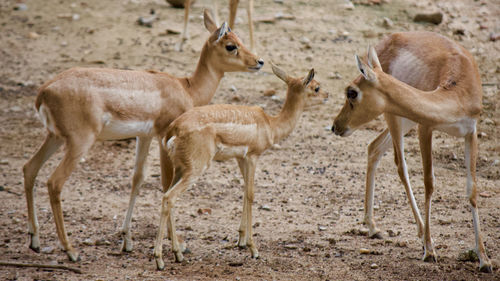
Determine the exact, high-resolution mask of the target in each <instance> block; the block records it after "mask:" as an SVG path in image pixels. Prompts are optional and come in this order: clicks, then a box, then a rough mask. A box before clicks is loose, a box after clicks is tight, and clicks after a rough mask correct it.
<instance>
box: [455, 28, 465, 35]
mask: <svg viewBox="0 0 500 281" xmlns="http://www.w3.org/2000/svg"><path fill="white" fill-rule="evenodd" d="M453 35H465V29H463V28H456V29H454V30H453Z"/></svg>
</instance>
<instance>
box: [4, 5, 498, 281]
mask: <svg viewBox="0 0 500 281" xmlns="http://www.w3.org/2000/svg"><path fill="white" fill-rule="evenodd" d="M16 2H17V1H14V0H6V1H1V2H0V65H1V67H0V97H1V98H0V124H1V126H0V143H1V145H0V190H1V191H0V260H2V261H16V262H23V263H28V262H31V263H45V264H64V265H68V266H72V267H76V268H79V269H81V270H82V271H83V273H82V274H76V273H73V272H69V271H62V270H45V269H35V268H15V267H2V266H0V279H1V280H32V279H33V280H35V279H36V280H78V279H81V280H114V279H118V280H125V279H131V280H162V279H168V280H376V279H382V280H478V279H480V280H500V271H499V266H500V264H499V259H500V144H499V142H498V140H499V132H498V124H500V113H499V112H500V111H499V106H500V103H499V100H500V98H499V96H498V93H499V88H500V86H499V73H500V43H498V41H496V42H493V41H490V34H491V33H498V32H499V31H500V30H499V28H500V16H499V15H500V2H499V1H498V0H494V1H485V0H479V1H472V0H466V1H453V0H445V1H428V0H424V1H417V0H408V1H401V0H391V1H390V2H389V3H387V2H383V3H382V4H381V5H364V4H366V3H367V2H370V1H367V0H366V1H363V0H362V1H357V2H355V3H356V4H355V6H354V9H347V8H346V1H344V0H335V1H332V0H314V1H298V0H293V1H292V0H284V1H282V2H284V3H279V1H259V0H257V1H256V3H255V13H254V18H255V19H256V23H255V35H256V38H257V51H258V53H259V54H260V55H261V56H262V58H263V59H264V60H265V61H267V62H268V61H271V60H272V61H274V62H276V63H278V64H279V65H280V66H281V67H282V68H284V69H286V70H288V71H290V72H292V73H295V74H296V75H305V74H306V72H307V70H309V69H310V68H311V67H314V68H315V70H316V71H317V76H316V79H317V80H318V81H320V82H322V86H323V88H324V89H326V90H327V91H328V92H330V99H329V101H328V102H327V103H326V104H323V105H318V106H314V107H313V108H311V109H309V110H308V111H307V112H305V113H304V114H303V116H302V118H301V120H300V121H299V124H298V125H297V127H296V130H295V131H294V132H293V133H292V134H291V135H290V137H288V138H287V139H286V140H284V141H282V142H281V143H280V147H278V148H274V149H271V150H269V151H267V152H266V153H265V154H264V155H263V156H262V157H261V158H260V161H259V163H258V168H257V172H256V194H255V204H254V233H255V234H254V240H255V241H256V243H257V245H258V248H259V251H260V255H261V258H260V259H257V260H255V259H251V258H250V253H249V251H248V250H239V249H238V248H234V247H233V246H234V244H235V242H236V239H237V235H238V232H237V229H238V226H239V220H240V216H241V210H242V195H243V191H242V183H243V180H242V178H241V176H240V174H239V170H238V168H237V165H236V163H235V162H234V161H230V162H224V163H214V164H213V165H212V167H211V168H210V169H209V171H208V172H206V173H205V175H203V177H202V178H201V179H200V180H199V181H198V182H197V183H196V184H195V185H194V186H192V187H191V188H190V189H189V190H188V191H187V192H186V193H185V194H184V195H183V196H182V197H181V198H180V199H179V200H178V201H177V205H176V210H175V212H176V218H177V231H178V233H179V234H181V235H182V236H183V237H185V238H186V240H187V243H188V247H189V248H190V249H191V251H192V253H191V254H187V255H186V256H185V257H186V261H185V262H183V263H174V262H173V255H172V252H171V251H170V249H171V247H170V243H169V241H167V240H165V242H164V259H165V262H166V269H165V270H164V271H157V270H156V266H155V263H154V259H153V255H152V252H153V243H154V239H155V236H156V231H157V225H158V223H159V209H160V201H161V195H162V193H161V190H160V178H159V159H158V146H157V143H156V141H154V142H153V145H152V146H151V152H150V156H149V159H148V167H149V168H148V171H149V172H148V176H147V177H146V183H145V184H144V186H143V188H142V189H141V193H140V196H139V198H138V200H137V204H136V208H135V210H134V217H133V223H132V233H133V237H134V241H135V244H134V246H135V248H134V251H133V252H131V253H128V254H120V253H119V250H120V244H121V241H120V236H119V234H118V233H119V231H120V228H121V223H122V221H123V218H124V215H125V210H126V208H127V205H128V199H129V192H130V182H131V175H132V171H133V160H134V152H135V140H124V141H109V142H98V143H96V144H95V145H94V146H93V148H92V149H91V151H90V152H89V153H88V155H87V156H86V157H85V158H84V159H83V160H82V161H81V163H80V165H79V167H78V168H77V169H76V170H75V172H74V173H73V174H72V176H71V177H70V179H69V180H68V182H66V185H65V188H64V190H63V192H62V198H63V210H64V216H65V223H66V228H67V230H68V234H70V239H71V241H72V243H73V245H74V246H75V247H76V248H77V249H78V250H79V251H80V255H81V258H82V260H81V261H80V262H77V263H71V262H69V261H68V260H67V258H66V255H65V254H64V253H63V252H62V251H61V248H60V246H59V242H58V239H57V235H56V232H55V224H54V221H53V219H52V212H51V209H50V204H49V198H48V195H47V189H46V180H47V178H48V176H49V175H50V173H51V172H52V170H53V169H54V168H55V166H56V165H57V164H58V162H59V161H60V159H61V157H62V152H59V153H58V154H56V155H55V156H53V157H52V158H51V159H50V160H49V161H48V162H47V164H46V165H45V166H44V167H43V168H42V169H41V171H40V174H39V176H38V178H37V179H38V180H37V183H36V187H37V189H36V206H37V211H38V217H39V221H40V226H41V230H40V231H41V235H40V238H41V244H42V245H41V246H42V248H43V249H42V251H43V252H44V253H40V254H37V253H35V252H33V251H31V250H30V249H29V248H28V243H29V237H28V233H27V210H26V202H25V198H24V188H23V177H22V171H21V170H22V165H23V164H24V163H25V162H26V161H27V160H28V159H29V158H30V157H31V156H32V154H33V153H34V152H35V150H36V149H37V148H38V146H39V145H40V144H41V142H42V140H43V138H44V136H45V130H44V128H43V126H42V123H41V122H40V121H39V119H38V117H37V115H36V113H35V111H34V101H35V94H36V88H37V87H38V86H40V85H41V84H42V83H43V82H44V81H46V80H47V79H50V78H51V77H53V76H55V75H56V74H57V73H59V72H61V71H62V70H65V69H67V68H70V67H74V66H93V67H113V68H125V69H156V70H160V71H166V72H169V73H172V74H174V75H179V76H183V75H187V74H189V73H190V72H191V71H193V70H194V67H195V64H196V61H197V59H198V54H199V51H200V49H201V44H202V43H203V42H204V40H205V39H206V37H207V36H208V33H207V32H206V31H205V29H204V27H203V22H202V18H201V15H202V10H203V8H204V7H209V6H211V1H208V0H198V1H197V2H196V3H195V4H194V6H193V8H192V16H191V18H190V21H191V23H190V33H191V37H192V40H191V41H189V42H188V43H187V45H186V46H185V50H184V52H182V53H179V52H176V51H175V50H174V46H175V43H177V42H178V41H179V39H180V35H167V34H166V29H167V28H169V29H173V30H181V27H182V18H183V10H179V9H174V8H171V7H170V6H169V5H168V4H167V3H166V2H165V1H162V0H142V1H141V0H126V1H98V0H84V1H81V0H75V1H56V0H45V1H35V0H26V1H24V3H26V5H27V10H23V9H21V10H14V6H15V4H16ZM227 2H228V1H227V0H225V1H221V3H219V16H220V18H221V19H227V16H228V9H227V6H228V5H227V4H228V3H227ZM245 2H246V1H242V3H241V4H240V6H241V7H240V9H239V11H238V21H237V25H236V28H235V29H236V32H237V33H238V34H240V37H241V38H242V39H243V40H244V41H245V42H248V28H247V26H246V23H247V17H246V12H245V7H246V4H245ZM374 2H377V1H374ZM151 9H154V10H155V11H156V13H157V15H158V20H157V21H155V22H154V23H153V27H152V28H148V27H143V26H139V25H138V24H137V23H136V20H137V19H138V17H139V16H147V15H148V14H149V12H150V10H151ZM437 10H439V11H441V12H443V14H444V21H443V23H441V24H440V25H437V26H435V25H430V24H423V23H414V22H413V20H412V18H413V16H414V15H415V14H416V13H418V12H432V11H437ZM278 13H281V14H284V15H287V14H290V15H293V16H294V17H295V18H294V19H277V20H275V21H274V22H272V23H268V22H266V19H269V18H271V19H272V18H274V16H275V15H276V14H278ZM384 17H387V18H388V19H390V20H392V22H393V26H392V27H385V26H384V25H383V18H384ZM409 30H429V31H436V32H439V33H441V34H444V35H446V36H449V37H451V38H453V39H455V40H457V41H458V42H460V44H462V45H464V46H465V47H466V48H467V49H468V50H470V51H471V53H472V54H473V55H474V57H475V58H476V60H477V62H478V65H479V68H480V72H481V78H482V82H483V90H484V99H483V104H484V112H483V114H482V116H481V120H480V123H479V124H478V132H479V134H480V139H479V150H480V156H479V160H478V183H479V188H480V192H481V194H480V197H479V207H480V219H481V227H482V231H483V232H482V233H483V237H484V240H485V244H486V248H487V251H488V254H489V256H490V258H491V259H492V261H493V263H494V272H493V273H492V274H484V273H479V272H478V269H477V267H478V263H477V262H470V261H461V260H460V259H459V256H460V254H461V253H463V252H465V251H467V250H469V249H471V248H473V246H474V235H473V226H472V220H471V215H470V211H469V208H468V206H469V205H468V201H467V199H466V195H465V166H464V153H463V140H460V139H456V138H453V137H449V136H447V135H445V134H442V133H435V134H434V152H433V153H434V154H433V156H434V166H435V175H436V191H435V193H434V196H433V201H432V202H433V205H432V228H431V229H432V236H433V239H434V241H435V245H436V246H437V254H438V262H437V263H425V262H423V261H421V257H422V255H423V250H422V243H421V241H419V239H417V235H416V225H415V223H414V219H413V216H412V215H411V211H410V207H409V206H408V204H407V200H406V196H405V193H404V189H403V187H402V185H401V183H400V180H399V178H398V176H397V172H396V169H395V166H394V163H393V156H392V152H390V153H387V154H388V155H386V156H385V157H384V158H383V160H382V161H381V164H380V166H379V170H378V174H377V178H376V191H375V192H376V193H375V219H376V221H377V222H378V226H379V228H380V229H381V230H383V234H384V238H383V239H376V240H374V239H369V238H368V237H366V236H364V235H363V231H364V226H363V225H362V223H361V222H362V219H363V200H364V189H365V188H364V183H365V179H364V177H365V169H366V148H367V145H368V144H369V143H370V141H371V140H372V139H373V138H374V137H375V136H377V134H378V133H380V132H381V131H382V130H383V129H384V127H385V125H384V121H383V119H382V118H378V119H377V120H375V121H372V122H370V123H369V124H368V125H367V126H365V127H364V128H363V129H360V130H358V131H357V132H355V133H354V135H353V136H351V137H349V138H339V137H336V136H335V135H333V134H332V133H331V132H330V131H329V128H330V126H331V125H332V121H333V118H334V116H335V115H336V114H337V112H338V111H339V109H340V107H341V106H342V104H343V91H342V90H343V88H344V87H345V86H346V84H347V83H348V81H350V79H352V78H353V77H354V76H355V75H356V68H355V64H354V59H353V57H354V54H355V53H357V54H363V52H365V51H366V48H367V45H368V44H369V43H371V44H374V43H375V42H377V41H378V40H379V39H380V38H381V37H382V36H383V35H385V34H388V33H391V32H395V31H409ZM247 45H248V44H247ZM269 89H274V90H276V91H277V94H276V97H275V98H271V97H268V96H265V95H264V94H263V93H264V91H266V90H269ZM284 97H285V85H284V84H283V83H282V82H281V81H280V80H278V79H277V78H276V77H275V76H274V75H272V72H271V70H270V67H269V64H267V65H266V66H265V67H264V69H263V70H262V71H260V72H259V73H255V74H250V73H229V74H226V76H225V78H224V79H223V80H222V83H221V84H220V86H219V89H218V91H217V93H216V95H215V97H214V99H213V100H212V102H213V103H238V104H250V105H260V106H262V107H264V109H265V110H266V111H267V112H269V113H277V112H278V111H279V109H280V108H281V106H282V104H283V100H284ZM406 157H407V161H408V166H409V174H410V177H411V182H412V185H413V189H414V192H415V196H416V199H417V202H418V203H419V207H420V209H421V210H422V208H423V197H424V195H423V181H422V177H423V176H422V169H421V161H420V152H419V148H418V142H417V138H416V134H415V132H414V131H412V132H410V134H409V136H408V137H407V138H406ZM200 208H202V209H210V210H211V213H210V214H201V215H200V214H198V209H200ZM361 248H367V249H369V250H370V251H372V254H368V255H362V254H360V249H361ZM374 264H375V265H374Z"/></svg>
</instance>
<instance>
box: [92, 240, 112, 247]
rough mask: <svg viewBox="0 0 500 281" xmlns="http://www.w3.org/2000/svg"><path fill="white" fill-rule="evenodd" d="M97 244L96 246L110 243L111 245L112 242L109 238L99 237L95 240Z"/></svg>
mask: <svg viewBox="0 0 500 281" xmlns="http://www.w3.org/2000/svg"><path fill="white" fill-rule="evenodd" d="M95 245H96V246H102V245H106V246H109V245H111V242H109V241H108V240H105V239H99V240H97V241H95Z"/></svg>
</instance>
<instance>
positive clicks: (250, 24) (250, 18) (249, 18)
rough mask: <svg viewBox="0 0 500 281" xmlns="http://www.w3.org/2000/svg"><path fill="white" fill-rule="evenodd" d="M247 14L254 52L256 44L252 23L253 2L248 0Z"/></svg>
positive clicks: (251, 49) (251, 47)
mask: <svg viewBox="0 0 500 281" xmlns="http://www.w3.org/2000/svg"><path fill="white" fill-rule="evenodd" d="M247 14H248V32H249V33H250V51H251V52H254V51H255V42H254V40H253V21H252V14H253V0H248V9H247Z"/></svg>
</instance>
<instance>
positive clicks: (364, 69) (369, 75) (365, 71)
mask: <svg viewBox="0 0 500 281" xmlns="http://www.w3.org/2000/svg"><path fill="white" fill-rule="evenodd" d="M355 58H356V65H357V66H358V70H359V72H360V73H361V75H363V77H364V78H365V79H366V81H368V82H371V83H376V82H377V76H376V75H375V72H373V70H372V69H371V68H370V67H369V66H368V65H366V64H365V63H364V62H362V61H361V60H360V59H359V57H358V55H355Z"/></svg>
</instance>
